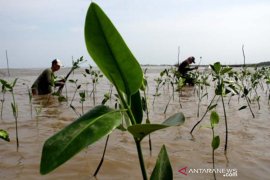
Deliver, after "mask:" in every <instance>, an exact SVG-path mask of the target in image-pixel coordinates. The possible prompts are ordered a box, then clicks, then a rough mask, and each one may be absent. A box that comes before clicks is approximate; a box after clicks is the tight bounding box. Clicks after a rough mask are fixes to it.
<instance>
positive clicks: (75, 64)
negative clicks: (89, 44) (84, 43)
mask: <svg viewBox="0 0 270 180" xmlns="http://www.w3.org/2000/svg"><path fill="white" fill-rule="evenodd" d="M85 61H86V60H84V59H83V56H81V57H80V58H78V59H77V60H76V61H73V60H72V67H71V69H70V70H69V72H68V73H67V75H66V76H65V78H64V79H63V80H64V82H66V81H67V80H68V77H69V76H70V74H71V73H72V72H74V70H76V69H78V68H80V64H81V63H83V62H85ZM64 86H65V84H64V85H63V86H60V87H59V88H58V90H57V92H56V94H57V95H59V96H60V95H61V94H62V90H63V88H64Z"/></svg>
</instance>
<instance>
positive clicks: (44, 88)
mask: <svg viewBox="0 0 270 180" xmlns="http://www.w3.org/2000/svg"><path fill="white" fill-rule="evenodd" d="M53 81H54V75H53V72H52V70H51V68H47V69H45V70H44V71H43V72H42V73H41V74H40V75H39V77H38V78H37V79H36V81H35V82H34V84H33V85H32V89H36V90H37V91H38V95H45V94H49V93H51V92H52V87H53Z"/></svg>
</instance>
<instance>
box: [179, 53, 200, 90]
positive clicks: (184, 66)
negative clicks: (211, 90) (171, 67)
mask: <svg viewBox="0 0 270 180" xmlns="http://www.w3.org/2000/svg"><path fill="white" fill-rule="evenodd" d="M192 63H194V64H195V58H194V57H193V56H190V57H188V58H187V59H186V60H184V61H183V62H182V63H181V64H180V65H179V66H178V72H179V74H180V77H183V78H185V79H186V83H188V84H190V85H194V79H193V78H192V77H190V76H189V75H188V72H189V71H192V70H194V69H198V66H196V67H194V68H191V67H190V64H192Z"/></svg>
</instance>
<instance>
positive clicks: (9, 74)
mask: <svg viewBox="0 0 270 180" xmlns="http://www.w3.org/2000/svg"><path fill="white" fill-rule="evenodd" d="M6 59H7V71H8V76H9V77H10V73H9V63H8V53H7V50H6Z"/></svg>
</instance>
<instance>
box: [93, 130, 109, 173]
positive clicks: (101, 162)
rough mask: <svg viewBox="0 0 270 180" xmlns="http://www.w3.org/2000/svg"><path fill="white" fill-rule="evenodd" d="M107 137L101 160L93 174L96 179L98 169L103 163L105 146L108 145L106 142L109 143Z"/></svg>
mask: <svg viewBox="0 0 270 180" xmlns="http://www.w3.org/2000/svg"><path fill="white" fill-rule="evenodd" d="M109 137H110V135H108V136H107V139H106V143H105V147H104V151H103V154H102V158H101V160H100V162H99V164H98V167H97V169H96V171H95V173H94V176H95V177H96V175H97V173H98V172H99V169H100V168H101V165H102V164H103V161H104V156H105V153H106V149H107V145H108V141H109Z"/></svg>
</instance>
